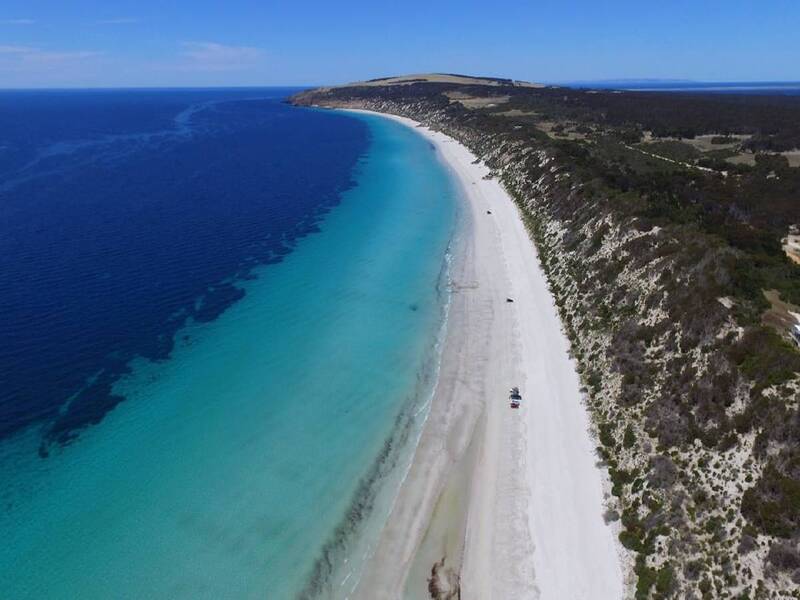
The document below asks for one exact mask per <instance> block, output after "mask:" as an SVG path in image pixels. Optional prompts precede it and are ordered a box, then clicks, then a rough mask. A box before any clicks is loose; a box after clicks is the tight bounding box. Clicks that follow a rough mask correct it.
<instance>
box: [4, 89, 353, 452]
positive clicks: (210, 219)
mask: <svg viewBox="0 0 800 600" xmlns="http://www.w3.org/2000/svg"><path fill="white" fill-rule="evenodd" d="M287 92H288V90H248V91H238V90H237V91H233V90H230V91H189V92H187V91H173V92H169V91H152V92H148V91H135V92H131V91H125V92H120V91H107V92H83V91H77V92H72V91H70V92H55V91H53V92H4V93H0V315H1V316H2V319H0V381H2V382H3V386H2V388H0V436H8V435H10V434H13V433H15V432H17V431H19V430H20V429H21V428H23V427H26V426H28V425H31V424H33V423H39V424H44V425H46V426H45V427H44V428H43V429H42V445H41V450H42V453H47V452H48V451H49V449H50V447H51V446H52V445H53V444H65V443H69V442H70V441H71V440H73V439H75V437H76V436H78V435H80V432H81V430H83V429H84V428H86V427H88V426H91V425H94V424H97V423H99V422H101V421H102V419H103V417H104V416H105V414H106V413H107V412H108V411H109V410H111V409H113V408H114V406H115V405H116V404H117V403H118V402H120V401H122V398H121V397H120V396H118V395H115V394H114V393H113V392H112V390H111V388H112V384H113V383H114V382H115V381H116V379H117V378H118V377H119V375H120V374H121V373H123V372H125V370H126V368H127V367H126V366H127V364H128V362H129V361H130V359H131V358H132V357H134V356H144V357H147V358H150V359H160V358H166V357H167V356H168V355H169V353H170V351H171V349H172V347H173V344H174V339H173V335H174V333H175V332H176V331H177V330H178V329H179V328H180V327H181V326H182V325H183V324H184V323H185V322H186V320H187V319H188V318H191V319H194V320H198V321H210V320H213V319H214V318H216V317H217V316H218V315H219V314H220V313H221V312H222V311H224V310H225V308H226V307H227V306H229V305H230V304H231V303H232V302H235V301H236V300H237V299H239V298H240V297H241V296H242V294H243V291H242V289H241V288H240V287H237V286H236V285H235V281H236V280H237V279H241V278H242V277H246V276H247V274H248V271H249V270H250V269H251V268H252V267H253V266H254V265H256V264H259V263H265V262H274V261H277V260H280V259H281V257H282V256H283V255H284V254H286V252H288V251H290V250H291V247H292V245H293V244H294V242H295V241H296V240H297V238H299V237H301V236H303V235H306V234H308V233H310V232H312V231H314V229H315V227H316V223H317V221H318V219H319V218H320V217H321V216H322V215H323V214H324V213H325V211H327V210H328V209H330V207H331V206H334V205H335V204H336V202H337V201H338V197H339V194H341V192H342V191H343V190H345V189H347V188H348V187H349V186H350V185H351V184H352V179H351V171H352V169H353V166H354V165H355V163H356V161H357V160H358V158H359V156H360V155H361V154H362V153H363V152H364V151H365V149H366V145H367V131H366V127H365V126H364V125H363V124H362V123H359V122H358V121H355V120H353V119H348V118H344V117H339V116H333V115H322V114H319V113H317V114H315V113H312V112H300V111H297V110H292V109H291V108H290V107H288V106H286V105H284V104H283V103H282V102H281V101H280V100H281V99H282V98H283V97H285V96H286V94H287ZM309 148H314V149H315V151H314V152H309V151H308V149H309Z"/></svg>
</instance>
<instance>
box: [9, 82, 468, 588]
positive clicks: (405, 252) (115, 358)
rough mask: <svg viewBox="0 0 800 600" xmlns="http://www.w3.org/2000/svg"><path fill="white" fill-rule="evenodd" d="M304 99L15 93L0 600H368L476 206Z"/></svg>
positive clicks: (422, 147)
mask: <svg viewBox="0 0 800 600" xmlns="http://www.w3.org/2000/svg"><path fill="white" fill-rule="evenodd" d="M293 91H294V90H290V89H276V88H270V89H232V90H222V89H221V90H128V91H123V90H120V91H37V92H33V91H31V92H24V91H15V92H2V93H0V265H1V268H0V381H2V383H3V385H2V388H0V478H2V481H3V486H2V490H0V532H1V533H2V538H3V540H4V541H3V544H2V546H0V592H1V593H0V596H2V597H4V598H77V597H80V598H111V597H113V598H144V597H147V598H298V597H303V598H315V597H321V598H341V597H345V596H346V594H347V591H348V590H349V589H352V586H353V585H354V583H355V582H356V581H357V579H358V575H359V571H360V568H361V566H362V564H363V560H364V558H365V557H367V556H368V555H369V552H370V548H371V545H372V544H373V543H374V541H375V538H376V535H377V532H378V531H379V529H380V526H381V523H382V520H383V519H385V517H386V515H387V514H388V510H389V506H390V504H391V498H392V494H393V491H394V489H395V488H396V486H397V484H398V481H399V480H400V478H401V477H402V475H403V471H404V468H405V467H406V465H407V464H408V461H409V457H410V453H411V451H412V450H413V445H414V442H415V439H416V435H417V434H418V432H419V428H420V427H421V424H422V423H423V421H424V418H425V414H426V404H427V402H428V401H429V399H430V395H431V392H432V387H433V385H434V383H435V377H436V369H437V364H438V363H437V360H438V354H437V353H438V341H439V339H440V337H441V335H442V328H443V326H444V322H445V320H446V310H447V301H448V287H447V264H448V249H449V246H450V243H451V240H452V238H453V235H454V232H455V230H456V226H457V222H458V202H457V198H458V194H457V187H456V184H455V183H454V182H453V181H452V180H451V178H450V176H449V174H448V172H447V170H446V168H445V167H444V166H443V165H442V164H441V163H440V162H439V159H438V157H437V156H436V153H435V151H434V150H433V148H432V147H431V146H430V144H429V143H428V142H426V141H425V140H424V139H423V138H422V137H421V136H418V135H417V134H416V133H414V132H413V131H412V130H411V129H408V128H406V127H403V126H402V125H399V124H397V123H394V122H391V121H388V120H385V119H382V118H380V117H374V116H368V115H360V114H358V115H357V114H352V113H341V112H331V111H322V110H314V109H302V108H295V107H291V106H288V105H287V104H285V102H284V99H285V98H286V97H287V95H289V94H290V93H292V92H293Z"/></svg>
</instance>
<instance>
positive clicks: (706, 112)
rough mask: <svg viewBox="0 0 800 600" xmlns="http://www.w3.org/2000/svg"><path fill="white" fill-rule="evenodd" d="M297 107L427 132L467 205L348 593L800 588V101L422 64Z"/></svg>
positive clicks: (650, 594)
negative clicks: (395, 481)
mask: <svg viewBox="0 0 800 600" xmlns="http://www.w3.org/2000/svg"><path fill="white" fill-rule="evenodd" d="M292 102H293V103H295V104H298V105H304V106H317V107H326V108H337V109H351V110H352V109H357V110H368V111H373V112H376V113H381V114H384V115H387V116H391V118H395V119H399V120H401V121H402V122H403V123H406V124H407V125H409V126H414V127H418V129H419V131H420V133H421V134H422V135H424V136H426V137H427V138H428V139H429V140H430V142H431V143H432V144H433V145H434V146H435V148H436V149H437V152H439V154H440V156H441V157H442V159H443V160H444V161H445V163H446V164H447V165H448V166H449V167H450V168H451V169H452V171H453V173H454V175H455V176H456V177H457V178H458V180H459V181H460V183H461V185H462V187H463V191H464V197H465V199H466V202H467V205H468V206H467V207H466V211H467V213H468V219H469V225H468V232H467V234H466V235H465V236H464V237H463V239H461V240H460V242H459V243H460V246H459V247H458V248H457V252H456V259H455V264H454V266H453V273H452V277H451V279H452V288H453V290H452V291H453V299H452V306H451V315H450V318H449V322H448V328H447V333H446V342H445V349H444V353H443V358H442V366H441V373H440V377H439V383H438V385H437V389H436V394H435V397H434V400H433V403H432V406H431V409H430V411H431V412H430V415H429V417H428V422H427V423H426V426H425V430H424V431H423V433H422V437H421V439H420V442H419V445H418V447H417V450H416V455H415V458H414V461H413V463H412V465H411V468H410V471H409V473H408V475H407V477H406V480H405V482H404V485H403V486H402V489H401V491H400V495H399V497H398V498H397V501H396V503H395V505H394V509H393V511H392V514H391V516H390V518H389V520H388V522H387V524H386V526H385V528H384V531H383V534H382V536H381V540H380V542H379V546H378V548H377V550H376V551H375V554H374V556H373V557H372V560H371V561H370V564H369V565H368V567H367V571H366V572H365V573H364V576H363V578H362V580H361V582H360V583H359V586H358V589H357V596H358V597H363V598H395V597H398V596H399V595H400V594H401V593H406V594H408V595H409V596H410V597H426V596H427V597H432V598H437V599H438V598H442V599H444V598H458V597H462V598H522V597H537V594H538V595H539V596H538V597H541V598H544V599H549V598H553V599H556V598H587V599H589V598H592V599H594V598H621V597H628V596H635V597H637V598H726V597H727V598H773V597H792V595H794V596H795V597H796V596H797V594H799V593H800V551H798V541H800V467H799V466H798V465H800V412H798V410H799V406H798V405H800V352H798V348H797V343H798V341H800V340H798V339H797V337H796V336H798V335H799V334H798V333H797V332H798V331H800V329H798V328H797V325H798V322H799V321H798V319H800V266H798V264H797V262H796V254H794V249H795V246H796V245H795V244H794V241H796V240H795V238H796V236H797V232H798V230H797V227H798V225H799V224H800V223H798V215H800V211H799V210H798V199H799V198H800V168H798V166H800V152H798V150H797V149H798V147H800V128H799V126H798V123H800V98H798V97H788V96H770V95H753V96H746V95H736V94H730V95H729V94H725V95H715V94H700V93H694V94H688V93H681V94H674V93H642V92H619V91H610V90H607V91H601V90H572V89H567V88H558V87H548V86H539V85H535V84H531V83H528V82H519V81H512V80H509V79H498V78H491V77H469V76H463V75H453V74H444V75H443V74H434V75H430V74H428V75H412V76H404V77H391V78H382V79H378V80H371V81H366V82H361V83H357V84H352V85H349V86H342V87H332V88H319V89H315V90H310V91H306V92H303V93H301V94H298V95H297V96H295V97H293V98H292ZM512 385H513V386H519V388H520V390H521V393H522V396H523V400H522V406H521V408H520V409H517V410H515V409H511V408H510V407H509V404H508V402H507V400H506V399H507V396H508V388H509V386H512Z"/></svg>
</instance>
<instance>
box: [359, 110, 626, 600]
mask: <svg viewBox="0 0 800 600" xmlns="http://www.w3.org/2000/svg"><path fill="white" fill-rule="evenodd" d="M384 116H385V115H384ZM387 118H392V119H395V120H396V121H399V122H401V123H403V124H405V125H408V126H409V127H417V124H416V123H415V122H414V121H411V120H409V119H404V118H400V117H394V116H388V117H387ZM417 131H418V132H419V133H420V134H421V135H423V136H425V137H426V138H427V139H428V140H430V142H431V143H432V144H433V145H434V146H435V147H436V149H437V151H438V152H439V154H440V156H441V158H442V160H443V161H444V163H445V164H446V165H447V167H448V168H449V169H450V170H451V171H452V173H453V174H454V175H455V177H456V178H457V180H458V181H459V182H460V185H461V186H463V191H464V193H463V197H464V201H465V206H464V212H465V213H466V214H465V215H464V217H465V219H464V226H463V228H462V233H461V235H460V237H459V239H458V241H457V243H456V247H455V252H454V254H455V259H454V262H453V265H452V269H451V281H452V291H453V295H452V301H451V305H450V310H449V316H448V324H447V331H446V335H445V342H444V348H443V353H442V364H441V369H440V376H439V381H438V383H437V387H436V391H435V394H434V398H433V400H432V402H431V407H430V414H429V416H428V418H427V421H426V423H425V426H424V429H423V432H422V434H421V437H420V441H419V444H418V446H417V448H416V452H415V455H414V459H413V462H412V464H411V466H410V468H409V471H408V473H407V475H406V477H405V480H404V482H403V485H402V486H401V489H400V492H399V494H398V497H397V499H396V500H395V503H394V506H393V510H392V512H391V515H390V517H389V519H388V522H387V525H386V526H385V528H384V530H383V532H382V534H381V537H380V540H379V542H378V545H377V548H376V549H375V552H374V554H373V556H372V557H371V558H370V560H369V561H368V564H367V568H366V569H365V572H364V573H363V575H362V577H361V580H360V582H359V585H358V586H357V588H356V590H355V592H354V594H353V595H351V598H365V599H366V598H369V599H370V600H377V599H384V598H385V599H395V598H409V599H411V600H422V599H424V598H428V597H430V595H429V579H430V578H431V574H432V570H433V571H435V574H436V576H435V582H436V585H437V586H438V587H439V588H440V589H441V590H442V593H441V595H440V597H441V598H447V597H448V596H447V595H446V592H447V591H448V589H449V590H450V591H451V592H455V586H456V585H458V582H459V573H460V591H461V596H460V598H462V599H463V600H472V599H479V600H488V599H498V600H499V599H502V600H508V599H517V598H520V599H522V598H542V599H543V600H550V599H553V600H556V599H565V600H579V599H584V598H585V599H592V600H603V599H614V598H622V597H623V596H624V595H625V590H626V588H625V586H624V583H623V569H622V560H621V558H620V557H621V556H623V555H622V552H621V549H620V546H619V543H618V542H617V540H616V530H615V527H614V526H613V525H607V524H606V523H605V521H604V520H603V513H604V510H605V506H604V485H605V479H604V477H605V474H604V473H603V471H601V470H600V469H599V468H598V467H597V466H596V463H597V460H598V459H597V457H596V455H595V453H594V448H595V446H596V442H595V441H594V440H593V439H592V436H591V434H590V422H589V417H588V414H587V412H586V408H585V406H584V404H583V399H582V397H581V393H580V390H579V388H580V381H579V378H578V376H577V374H576V371H575V365H574V363H573V361H572V360H571V359H570V357H569V354H568V349H569V344H568V341H567V339H566V337H565V335H564V333H563V331H562V328H561V323H560V320H559V317H558V313H557V311H556V308H555V305H554V303H553V300H552V297H551V295H550V293H549V291H548V289H547V285H546V279H545V276H544V273H543V272H542V270H541V267H540V265H539V261H538V257H537V254H536V250H535V248H534V245H533V243H532V242H531V240H530V238H529V236H528V233H527V231H526V229H525V227H524V225H523V222H522V219H521V218H520V215H519V212H518V209H517V207H516V205H515V204H514V203H513V202H512V200H511V199H510V197H509V196H508V194H507V193H506V192H505V191H504V189H503V188H502V186H501V185H500V184H499V183H498V182H497V181H494V180H484V179H483V176H484V175H486V174H487V173H488V170H487V168H486V167H485V166H483V165H482V164H473V162H474V161H475V157H474V156H473V155H472V154H471V153H470V152H469V151H468V150H467V149H466V148H465V147H464V146H462V145H461V144H459V143H457V142H456V141H454V140H453V139H451V138H449V137H447V136H446V135H444V134H442V133H438V132H434V131H431V130H428V129H427V128H423V127H417ZM487 211H491V214H488V212H487ZM507 298H511V299H513V302H508V301H507ZM512 386H518V387H519V388H520V390H521V393H522V396H523V402H522V407H521V408H520V409H519V410H513V409H511V408H510V406H509V402H508V390H509V388H510V387H512ZM452 597H453V598H455V597H457V596H455V595H453V596H452Z"/></svg>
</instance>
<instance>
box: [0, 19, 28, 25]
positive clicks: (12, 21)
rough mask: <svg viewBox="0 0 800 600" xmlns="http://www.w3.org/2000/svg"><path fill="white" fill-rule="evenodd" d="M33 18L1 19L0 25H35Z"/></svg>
mask: <svg viewBox="0 0 800 600" xmlns="http://www.w3.org/2000/svg"><path fill="white" fill-rule="evenodd" d="M34 23H36V21H34V20H33V19H0V25H33V24H34Z"/></svg>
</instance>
